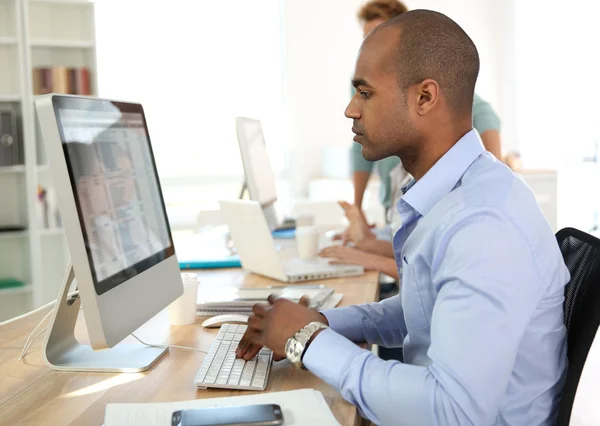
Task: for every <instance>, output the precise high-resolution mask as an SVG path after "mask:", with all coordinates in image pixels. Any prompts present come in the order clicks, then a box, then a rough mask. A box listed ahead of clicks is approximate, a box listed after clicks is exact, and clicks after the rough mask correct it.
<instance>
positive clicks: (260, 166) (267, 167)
mask: <svg viewBox="0 0 600 426" xmlns="http://www.w3.org/2000/svg"><path fill="white" fill-rule="evenodd" d="M236 130H237V139H238V143H239V146H240V154H241V156H242V163H243V164H244V172H245V175H246V183H245V185H246V187H247V189H248V192H249V193H250V198H251V199H252V201H257V202H258V203H259V204H260V205H261V207H262V209H263V212H264V214H265V218H266V219H267V223H268V225H269V228H270V229H271V230H272V231H273V230H278V229H279V230H280V229H290V228H294V227H295V222H294V221H293V220H289V219H286V220H284V221H283V222H280V221H279V219H278V215H277V210H276V208H275V203H276V201H277V191H276V189H275V175H274V173H273V169H272V168H271V162H270V161H269V154H268V152H267V146H266V144H265V137H264V134H263V130H262V125H261V122H260V121H259V120H254V119H252V118H246V117H237V118H236Z"/></svg>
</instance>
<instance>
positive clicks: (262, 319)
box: [236, 295, 327, 361]
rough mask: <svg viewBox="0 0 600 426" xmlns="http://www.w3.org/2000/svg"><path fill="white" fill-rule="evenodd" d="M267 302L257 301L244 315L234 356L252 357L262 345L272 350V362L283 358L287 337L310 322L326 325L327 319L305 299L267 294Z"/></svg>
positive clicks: (246, 358)
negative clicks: (245, 325) (245, 321)
mask: <svg viewBox="0 0 600 426" xmlns="http://www.w3.org/2000/svg"><path fill="white" fill-rule="evenodd" d="M268 300H269V304H268V305H267V304H261V303H257V304H256V305H254V307H253V308H252V315H251V316H250V318H248V329H247V330H246V333H244V336H243V337H242V339H241V340H240V343H239V345H238V348H237V350H236V355H237V357H238V358H244V359H245V360H249V359H252V358H254V357H255V356H256V354H257V353H258V352H260V350H261V349H262V347H263V346H264V347H267V348H269V349H271V350H272V351H273V356H274V358H275V360H276V361H278V360H281V359H284V358H285V344H286V343H287V341H288V339H289V338H290V337H292V336H293V335H294V334H296V333H297V332H298V331H300V330H301V329H302V328H304V327H305V326H307V325H308V324H310V323H311V322H313V321H319V322H322V323H324V324H327V318H325V316H324V315H323V314H321V313H319V312H318V311H317V310H315V309H310V308H309V307H308V299H307V298H305V297H303V298H302V299H300V303H294V302H292V301H290V300H287V299H282V298H280V299H277V298H276V297H275V296H274V295H271V296H269V299H268Z"/></svg>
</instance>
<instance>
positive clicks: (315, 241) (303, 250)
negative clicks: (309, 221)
mask: <svg viewBox="0 0 600 426" xmlns="http://www.w3.org/2000/svg"><path fill="white" fill-rule="evenodd" d="M319 237H320V235H319V231H318V230H317V227H316V226H298V227H296V244H297V246H298V256H299V257H300V259H311V258H313V257H317V254H318V253H319Z"/></svg>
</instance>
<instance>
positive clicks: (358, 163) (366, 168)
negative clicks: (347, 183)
mask: <svg viewBox="0 0 600 426" xmlns="http://www.w3.org/2000/svg"><path fill="white" fill-rule="evenodd" d="M350 164H351V165H352V172H369V173H371V172H372V171H373V162H372V161H368V160H365V159H364V158H363V155H362V147H361V146H360V144H359V143H356V142H352V147H351V148H350Z"/></svg>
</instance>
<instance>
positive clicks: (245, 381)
mask: <svg viewBox="0 0 600 426" xmlns="http://www.w3.org/2000/svg"><path fill="white" fill-rule="evenodd" d="M250 380H251V379H245V378H243V377H242V380H240V386H250Z"/></svg>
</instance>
